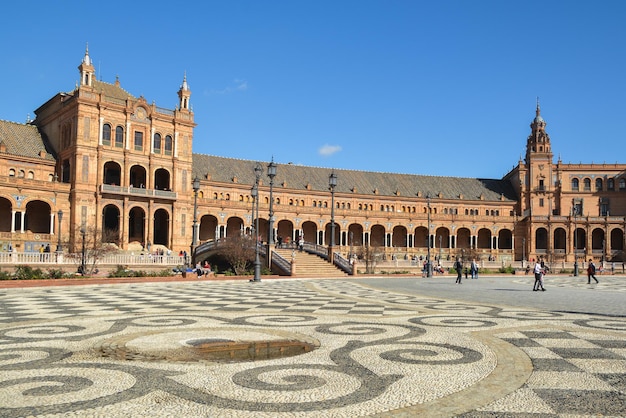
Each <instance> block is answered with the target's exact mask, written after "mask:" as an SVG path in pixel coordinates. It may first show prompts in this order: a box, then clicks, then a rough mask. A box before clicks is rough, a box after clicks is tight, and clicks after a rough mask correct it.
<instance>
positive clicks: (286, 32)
mask: <svg viewBox="0 0 626 418" xmlns="http://www.w3.org/2000/svg"><path fill="white" fill-rule="evenodd" d="M3 15H4V19H3V25H2V26H0V46H1V48H2V54H3V59H2V65H1V66H0V76H1V77H0V80H2V81H1V86H2V88H1V91H2V100H1V102H0V119H4V120H10V121H15V122H24V121H25V120H26V117H27V115H28V114H30V115H31V116H33V111H34V110H35V109H36V108H37V107H38V106H40V105H41V104H43V103H44V102H45V101H46V100H48V99H49V98H51V97H52V96H53V95H54V94H56V93H57V92H60V91H70V90H72V89H73V88H74V85H75V84H76V82H77V80H78V78H79V77H78V70H77V66H78V65H79V64H80V61H81V59H82V57H83V54H84V51H85V46H86V44H87V43H88V44H89V52H90V56H91V58H92V59H93V61H94V63H95V66H96V72H97V77H98V79H100V80H102V81H105V82H110V83H113V82H114V81H115V77H116V76H119V79H120V82H121V84H122V87H123V88H125V89H126V90H127V91H129V92H130V93H131V94H133V95H135V96H140V95H143V96H144V97H145V98H146V99H147V100H148V102H152V101H155V102H156V104H157V106H160V107H165V108H170V109H173V108H174V107H175V106H176V105H177V100H178V98H177V95H176V92H177V91H178V88H179V86H180V84H181V82H182V79H183V75H184V74H185V73H186V74H187V81H188V83H189V86H190V88H191V90H192V96H191V104H192V106H193V110H194V113H195V120H196V123H197V124H198V126H197V128H196V129H195V136H194V152H197V153H204V154H212V155H218V156H225V157H234V158H241V159H249V160H258V161H269V160H270V159H271V158H272V157H273V158H274V159H275V161H276V162H278V163H279V164H285V163H288V162H293V163H294V164H303V165H312V166H318V167H329V168H342V169H357V170H371V171H382V172H397V173H411V174H432V175H441V176H459V177H485V178H500V177H502V176H503V175H504V174H506V173H507V172H508V171H509V170H510V169H511V168H512V167H513V166H514V165H516V164H517V162H518V159H519V158H520V156H523V154H524V152H525V144H526V138H527V136H528V134H529V133H530V127H529V124H530V122H531V121H532V119H533V118H534V116H535V104H536V99H537V97H539V100H540V103H541V110H542V116H543V117H544V119H545V120H546V122H547V123H548V126H547V131H548V133H549V134H550V136H551V139H552V150H553V152H554V154H555V160H556V159H557V158H558V156H559V155H560V156H561V159H562V161H563V162H566V163H567V162H573V163H578V162H586V163H591V162H596V163H598V162H599V163H601V162H608V163H614V162H616V161H617V162H621V163H626V151H625V150H626V147H625V146H624V143H625V141H624V139H625V136H626V68H625V67H626V66H625V60H626V2H625V1H619V0H615V1H598V2H591V1H569V0H563V1H550V0H544V1H505V0H497V1H495V0H494V1H481V0H464V1H449V0H442V1H420V0H406V1H401V0H380V1H371V0H350V1H348V0H332V1H326V0H307V1H304V0H302V1H299V0H290V1H277V0H272V1H269V0H268V1H257V0H255V1H253V0H250V1H233V0H228V1H212V0H206V1H191V2H174V1H154V2H130V1H123V2H122V1H117V0H113V1H104V2H93V1H92V2H86V1H76V0H64V1H49V0H47V1H41V0H35V1H29V2H27V3H20V2H10V3H8V4H6V5H4V6H3Z"/></svg>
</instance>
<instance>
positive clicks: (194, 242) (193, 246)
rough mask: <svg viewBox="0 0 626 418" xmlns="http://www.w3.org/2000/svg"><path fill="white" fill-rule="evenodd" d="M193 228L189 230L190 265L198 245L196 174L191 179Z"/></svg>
mask: <svg viewBox="0 0 626 418" xmlns="http://www.w3.org/2000/svg"><path fill="white" fill-rule="evenodd" d="M192 187H193V230H192V231H191V232H192V234H191V265H192V266H193V265H194V262H195V259H196V247H197V246H198V191H199V190H200V179H199V178H198V176H196V177H195V178H194V179H193V184H192Z"/></svg>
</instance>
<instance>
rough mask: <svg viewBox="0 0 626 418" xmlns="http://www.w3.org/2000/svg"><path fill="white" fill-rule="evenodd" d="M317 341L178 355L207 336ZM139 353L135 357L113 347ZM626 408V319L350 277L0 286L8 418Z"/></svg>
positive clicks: (4, 413) (506, 413)
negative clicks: (268, 354)
mask: <svg viewBox="0 0 626 418" xmlns="http://www.w3.org/2000/svg"><path fill="white" fill-rule="evenodd" d="M202 339H206V340H219V339H223V340H229V341H251V340H257V339H258V340H265V341H271V340H276V339H293V340H300V341H310V342H314V343H315V344H316V345H318V346H319V348H318V349H316V350H313V351H310V352H308V353H305V354H302V355H299V356H294V357H285V358H277V359H268V360H259V359H257V360H255V361H245V362H212V361H206V360H198V361H173V360H172V361H168V360H167V359H166V358H165V357H163V356H160V355H159V354H162V353H163V352H166V351H167V350H168V349H174V350H175V349H176V348H177V347H184V346H186V345H188V344H189V343H190V342H193V341H197V340H202ZM115 350H119V351H123V352H125V353H131V354H132V355H131V356H130V357H127V359H126V360H119V359H116V358H114V357H109V356H105V355H104V353H107V352H110V351H115ZM376 415H378V416H463V417H530V416H538V417H539V416H540V417H584V416H595V415H603V416H615V417H618V416H626V318H623V317H621V318H620V317H606V316H593V315H581V314H562V313H554V312H543V311H538V310H532V309H528V310H525V309H519V308H511V309H507V308H501V307H494V306H487V305H481V304H469V303H457V302H451V301H446V300H444V299H437V298H421V297H417V296H410V295H403V294H398V293H393V292H387V291H381V290H375V289H372V288H369V287H367V286H364V285H361V284H359V282H358V281H354V280H343V279H341V280H276V281H269V280H268V281H264V282H262V283H254V284H251V283H247V282H188V283H151V284H134V285H101V286H73V287H58V288H34V289H5V290H1V291H0V416H1V417H23V416H36V417H66V416H81V417H83V416H84V417H92V416H93V417H128V416H133V417H166V416H167V417H170V416H175V417H182V416H185V417H217V416H237V417H281V416H284V417H300V416H302V417H322V416H324V417H326V416H333V417H354V416H376Z"/></svg>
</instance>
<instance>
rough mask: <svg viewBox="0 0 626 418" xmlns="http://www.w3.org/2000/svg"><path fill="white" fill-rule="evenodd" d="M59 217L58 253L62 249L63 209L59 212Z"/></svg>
mask: <svg viewBox="0 0 626 418" xmlns="http://www.w3.org/2000/svg"><path fill="white" fill-rule="evenodd" d="M57 217H58V218H59V228H58V230H57V235H58V237H57V238H58V240H57V253H60V252H61V251H62V249H61V220H62V219H63V211H62V210H61V209H59V211H58V212H57Z"/></svg>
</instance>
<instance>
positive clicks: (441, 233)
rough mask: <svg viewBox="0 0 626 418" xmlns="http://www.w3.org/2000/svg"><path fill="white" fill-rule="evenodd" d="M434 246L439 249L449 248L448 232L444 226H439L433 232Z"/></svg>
mask: <svg viewBox="0 0 626 418" xmlns="http://www.w3.org/2000/svg"><path fill="white" fill-rule="evenodd" d="M440 238H441V239H440ZM435 245H436V246H438V247H440V248H449V247H450V230H449V229H448V228H446V227H445V226H440V227H439V228H437V229H436V230H435Z"/></svg>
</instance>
